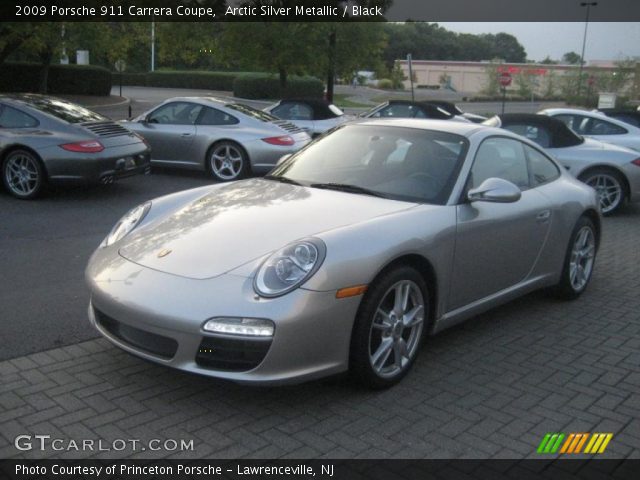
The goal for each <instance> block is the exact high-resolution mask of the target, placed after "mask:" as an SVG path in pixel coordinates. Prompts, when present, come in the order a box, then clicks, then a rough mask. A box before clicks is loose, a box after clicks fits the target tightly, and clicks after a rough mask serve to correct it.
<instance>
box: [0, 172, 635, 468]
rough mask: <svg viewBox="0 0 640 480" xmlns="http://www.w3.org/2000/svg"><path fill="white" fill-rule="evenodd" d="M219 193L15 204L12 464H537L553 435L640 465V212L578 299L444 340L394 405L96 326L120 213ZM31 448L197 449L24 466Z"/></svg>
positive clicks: (60, 194)
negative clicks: (274, 381)
mask: <svg viewBox="0 0 640 480" xmlns="http://www.w3.org/2000/svg"><path fill="white" fill-rule="evenodd" d="M209 182H210V180H209V179H208V178H207V177H206V176H204V175H203V174H197V173H184V172H177V171H171V170H162V171H154V173H153V174H152V175H150V176H148V177H136V178H131V179H128V180H124V181H122V182H120V183H117V184H116V185H114V186H113V187H111V188H104V187H101V188H91V189H82V188H79V189H73V190H67V191H55V192H52V193H51V194H50V195H48V196H46V197H45V198H43V199H40V200H38V201H33V202H24V201H18V200H14V199H12V198H11V197H9V196H8V195H7V194H5V193H1V194H0V212H2V222H1V223H0V267H1V268H0V284H1V285H2V288H1V289H0V319H1V322H0V338H2V349H0V352H1V354H2V357H3V359H4V361H2V362H0V378H1V381H0V458H8V457H9V458H10V457H28V458H42V457H55V458H59V457H73V458H78V457H97V458H100V457H105V458H118V457H138V458H156V457H180V458H187V457H194V458H201V457H210V458H280V457H288V458H311V457H328V458H352V457H366V458H391V457H393V458H525V457H528V458H536V457H539V455H537V454H536V453H535V450H536V448H537V446H538V444H539V443H540V440H541V438H542V437H543V436H544V435H545V434H546V433H547V432H612V433H613V434H614V436H613V439H612V441H611V443H610V444H609V446H608V448H607V450H606V452H605V453H604V454H603V455H602V456H604V457H608V458H640V414H639V413H638V412H639V409H640V395H639V394H638V392H639V391H640V353H639V352H640V313H638V312H640V296H639V295H638V291H639V290H640V276H638V274H637V268H638V265H639V264H640V249H638V247H637V243H638V238H640V221H639V220H640V208H639V206H637V205H636V206H629V207H627V208H626V209H625V210H623V211H622V212H621V214H619V215H616V216H615V217H612V218H607V219H605V222H604V236H603V241H602V247H601V251H600V253H599V258H598V261H597V265H596V269H595V273H594V277H593V280H592V283H591V285H590V287H589V289H588V291H587V292H586V293H585V294H584V295H583V296H582V297H581V298H580V299H579V300H578V301H575V302H570V303H563V302H559V301H557V300H553V299H550V298H548V297H546V296H545V295H544V294H543V293H534V294H532V295H529V296H527V297H525V298H523V299H520V300H518V301H515V302H512V303H510V304H508V305H506V306H503V307H501V308H499V309H497V310H494V311H492V312H489V313H487V314H484V315H481V316H479V317H477V318H475V319H473V320H472V321H470V322H467V323H466V324H464V325H462V326H459V327H457V328H454V329H452V330H449V331H447V332H444V333H442V334H441V335H439V336H437V337H434V338H431V339H430V340H429V341H428V343H427V344H426V346H425V348H424V350H423V351H422V354H421V355H420V357H419V358H418V360H417V363H416V365H415V367H414V370H413V371H412V372H411V373H410V374H409V376H408V377H407V378H405V379H404V380H403V382H402V383H401V384H400V385H398V386H396V387H395V388H392V389H391V390H388V391H382V392H369V391H364V390H360V389H357V388H355V387H353V386H352V385H351V384H350V383H349V382H348V380H347V379H345V378H342V377H338V378H332V379H328V380H324V381H319V382H313V383H308V384H304V385H299V386H290V387H281V388H252V387H246V386H239V385H235V384H232V383H227V382H222V381H216V380H211V379H208V378H203V377H199V376H195V375H191V374H186V373H182V372H177V371H172V370H168V369H166V368H163V367H161V366H158V365H155V364H151V363H148V362H145V361H142V360H140V359H138V358H135V357H133V356H130V355H128V354H126V353H124V352H122V351H120V350H119V349H117V348H114V347H112V346H111V345H110V344H108V342H106V341H105V340H102V339H95V337H96V334H95V333H94V332H93V331H92V330H91V329H90V328H89V325H88V321H87V318H86V306H87V302H88V295H87V290H86V289H85V287H84V280H83V270H84V267H85V265H86V262H87V260H88V258H89V255H90V253H91V252H92V250H93V249H94V248H95V247H96V246H97V245H98V243H99V242H100V241H101V240H102V238H103V236H104V235H105V234H106V232H107V231H108V230H109V229H110V228H111V226H112V225H113V223H114V222H115V221H116V220H117V219H118V218H119V217H120V215H122V214H123V213H124V212H125V211H126V210H128V209H129V208H131V207H132V206H134V205H136V204H138V203H140V202H142V201H144V200H146V199H149V198H152V197H155V196H158V195H161V194H163V193H169V192H173V191H177V190H181V189H185V188H189V187H196V186H200V185H203V184H207V183H209ZM36 352H37V353H36ZM23 434H28V435H36V434H46V435H51V437H52V438H62V439H67V440H68V439H95V440H98V439H101V440H103V441H105V442H107V443H108V442H113V441H115V440H116V439H139V440H141V442H142V445H144V444H145V443H144V442H147V441H149V440H150V439H175V440H179V439H183V440H186V441H191V440H193V449H192V450H187V451H176V450H166V449H161V450H155V451H150V450H149V449H147V450H144V451H142V450H134V449H133V448H132V447H131V446H130V445H129V446H128V447H127V448H125V449H123V450H117V451H116V450H111V451H95V450H94V451H84V452H78V451H74V450H70V451H54V450H52V449H45V450H44V451H41V450H38V449H32V450H27V451H19V450H17V449H16V448H15V447H14V439H15V437H16V436H17V435H23Z"/></svg>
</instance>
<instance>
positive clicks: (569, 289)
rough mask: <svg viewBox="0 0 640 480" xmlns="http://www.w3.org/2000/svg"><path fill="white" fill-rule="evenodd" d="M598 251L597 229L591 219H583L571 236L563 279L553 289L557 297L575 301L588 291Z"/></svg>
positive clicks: (563, 269) (579, 221)
mask: <svg viewBox="0 0 640 480" xmlns="http://www.w3.org/2000/svg"><path fill="white" fill-rule="evenodd" d="M597 251H598V236H597V233H596V228H595V226H594V224H593V222H592V221H591V220H590V219H589V218H587V217H581V218H580V219H579V220H578V222H577V223H576V226H575V227H574V229H573V233H572V234H571V239H570V241H569V247H568V248H567V254H566V256H565V260H564V265H563V268H562V277H561V278H560V282H558V284H557V285H556V286H555V287H554V289H553V290H554V293H556V295H557V296H559V297H560V298H564V299H567V300H573V299H574V298H577V297H579V296H580V295H581V294H582V293H583V292H584V291H585V290H586V288H587V285H588V284H589V281H590V280H591V274H592V273H593V267H594V265H595V260H596V253H597Z"/></svg>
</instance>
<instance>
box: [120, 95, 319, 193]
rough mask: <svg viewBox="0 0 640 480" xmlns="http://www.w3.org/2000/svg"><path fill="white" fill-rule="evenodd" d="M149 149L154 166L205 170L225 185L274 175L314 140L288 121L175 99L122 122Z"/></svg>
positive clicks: (213, 101)
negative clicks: (277, 167)
mask: <svg viewBox="0 0 640 480" xmlns="http://www.w3.org/2000/svg"><path fill="white" fill-rule="evenodd" d="M123 125H125V126H127V127H128V128H130V129H132V130H133V131H135V132H137V133H139V134H140V135H142V136H143V137H144V138H145V139H146V140H147V142H149V144H150V145H151V149H152V150H151V152H152V153H151V163H152V164H153V165H165V166H175V167H181V168H188V169H194V170H204V171H206V172H209V173H210V174H211V175H213V177H214V178H216V179H217V180H221V181H230V180H237V179H239V178H242V177H244V176H246V175H248V174H249V172H251V171H253V172H255V173H265V172H268V171H269V170H271V169H272V168H273V167H274V166H275V164H276V162H277V161H278V159H279V158H280V157H282V156H283V155H287V154H290V153H293V152H296V151H297V150H299V149H300V148H302V147H303V146H305V145H306V144H307V143H308V142H309V141H310V137H309V135H307V133H306V132H305V131H304V130H302V129H301V128H299V127H297V126H295V125H294V124H292V123H290V122H287V121H286V120H280V119H278V118H276V117H274V116H273V115H271V114H269V113H267V112H263V111H261V110H257V109H255V108H252V107H250V106H248V105H243V104H240V103H236V102H228V101H225V100H221V99H218V98H214V97H175V98H170V99H168V100H166V101H164V102H163V103H161V104H160V105H158V106H156V107H154V108H153V109H151V110H149V111H147V112H145V113H143V114H142V115H140V116H138V117H136V118H134V119H133V120H132V121H129V122H123Z"/></svg>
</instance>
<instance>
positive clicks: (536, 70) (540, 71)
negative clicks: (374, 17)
mask: <svg viewBox="0 0 640 480" xmlns="http://www.w3.org/2000/svg"><path fill="white" fill-rule="evenodd" d="M396 63H397V64H398V65H399V66H400V68H401V69H402V71H403V73H404V74H405V76H406V77H407V78H409V65H408V62H407V61H406V60H396ZM411 65H412V69H413V77H414V80H415V82H414V87H416V88H429V89H451V90H453V91H456V92H460V93H464V94H471V95H474V94H479V93H482V92H483V91H485V90H486V88H487V86H488V84H489V76H490V74H491V72H493V74H494V75H496V76H497V75H498V74H499V73H502V72H508V73H509V74H511V77H512V79H513V80H512V84H511V86H510V87H508V89H507V90H508V91H515V90H517V88H518V86H517V81H516V79H517V77H518V76H519V75H524V76H526V77H527V78H528V79H529V80H530V81H531V83H532V84H533V87H534V91H535V92H536V93H538V94H541V93H543V92H546V91H547V86H548V82H549V81H550V79H551V78H553V79H555V80H554V81H557V80H558V79H560V78H561V77H562V76H564V75H567V74H568V73H570V72H572V71H573V72H576V71H577V70H578V68H579V67H578V66H577V65H546V64H538V63H501V64H496V63H491V62H488V61H486V62H484V61H483V62H457V61H441V60H413V61H412V63H411ZM585 69H586V71H588V72H592V73H603V72H613V71H614V70H616V67H615V66H614V65H613V63H612V62H608V63H607V64H606V65H604V64H603V62H594V64H591V63H590V64H589V65H587V66H585ZM405 88H410V82H409V80H407V81H405Z"/></svg>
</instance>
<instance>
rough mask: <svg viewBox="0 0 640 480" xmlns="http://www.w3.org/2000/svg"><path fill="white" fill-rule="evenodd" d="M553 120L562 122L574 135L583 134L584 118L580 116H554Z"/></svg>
mask: <svg viewBox="0 0 640 480" xmlns="http://www.w3.org/2000/svg"><path fill="white" fill-rule="evenodd" d="M554 118H557V119H558V120H560V121H562V122H563V123H564V124H565V125H566V126H567V127H569V128H570V129H571V130H573V131H574V132H576V133H579V134H584V133H585V132H584V127H585V120H586V118H585V117H583V116H580V115H569V114H564V113H563V114H561V115H556V116H555V117H554Z"/></svg>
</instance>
